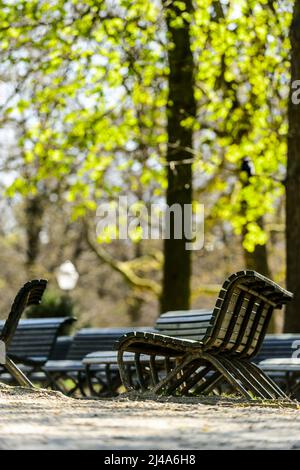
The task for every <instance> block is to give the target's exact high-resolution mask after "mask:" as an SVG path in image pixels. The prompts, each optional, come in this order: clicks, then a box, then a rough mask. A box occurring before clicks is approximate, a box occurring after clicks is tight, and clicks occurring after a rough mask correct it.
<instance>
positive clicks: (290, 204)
mask: <svg viewBox="0 0 300 470" xmlns="http://www.w3.org/2000/svg"><path fill="white" fill-rule="evenodd" d="M290 39H291V84H292V82H294V81H295V80H299V79H300V0H296V1H295V4H294V12H293V20H292V25H291V30H290ZM293 92H294V91H293V89H292V86H291V91H290V98H289V110H288V119H289V133H288V162H287V179H286V263H287V264H286V272H287V275H286V278H287V288H288V290H290V291H291V292H293V293H294V296H295V297H294V300H293V301H292V302H290V304H288V306H287V310H286V318H285V324H284V331H285V332H289V333H299V332H300V104H296V102H295V103H293V101H292V96H293Z"/></svg>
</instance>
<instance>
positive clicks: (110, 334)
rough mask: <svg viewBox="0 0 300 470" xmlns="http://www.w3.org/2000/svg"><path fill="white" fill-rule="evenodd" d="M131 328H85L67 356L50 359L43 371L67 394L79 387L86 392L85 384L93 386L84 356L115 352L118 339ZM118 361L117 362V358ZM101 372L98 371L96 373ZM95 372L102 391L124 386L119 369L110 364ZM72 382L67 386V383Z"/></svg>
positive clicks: (51, 384)
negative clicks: (121, 383)
mask: <svg viewBox="0 0 300 470" xmlns="http://www.w3.org/2000/svg"><path fill="white" fill-rule="evenodd" d="M128 330H129V329H128V328H83V329H81V330H79V331H78V332H77V333H76V334H75V335H74V337H73V338H72V342H71V344H70V347H69V349H68V352H67V354H66V357H65V359H63V360H49V361H47V362H46V364H45V365H44V366H43V368H42V369H43V371H44V373H45V374H46V375H47V377H48V384H49V385H50V386H51V387H52V388H54V389H56V390H60V391H61V392H63V393H66V394H68V395H73V394H74V393H75V392H77V391H78V390H79V391H80V392H81V394H82V395H84V396H85V395H86V390H85V387H86V386H89V385H90V382H89V381H88V380H87V377H86V367H85V365H84V364H83V363H82V360H83V358H84V357H85V356H86V355H87V354H89V353H91V352H93V351H95V350H96V351H98V350H100V351H101V352H104V351H111V350H112V349H113V347H114V344H115V343H116V341H117V339H118V338H119V337H120V336H122V335H123V334H124V333H125V332H127V331H128ZM115 363H116V364H117V362H116V361H115ZM96 373H97V374H96ZM94 375H95V377H96V379H97V382H98V384H99V385H100V386H101V390H102V391H103V392H104V391H107V390H110V391H111V393H113V392H114V391H115V389H116V387H118V386H119V385H120V379H119V374H118V370H117V368H114V370H111V368H109V367H106V365H103V366H99V367H97V370H94ZM70 382H71V383H72V387H70V386H69V385H68V386H67V388H66V385H65V384H68V383H70Z"/></svg>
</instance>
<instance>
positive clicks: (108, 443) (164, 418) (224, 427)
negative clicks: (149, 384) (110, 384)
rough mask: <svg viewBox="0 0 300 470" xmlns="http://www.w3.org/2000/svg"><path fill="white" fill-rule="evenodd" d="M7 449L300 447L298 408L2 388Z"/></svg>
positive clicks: (0, 420) (1, 440) (2, 435)
mask: <svg viewBox="0 0 300 470" xmlns="http://www.w3.org/2000/svg"><path fill="white" fill-rule="evenodd" d="M0 449H126V450H129V449H156V450H159V449H300V411H299V410H298V409H297V407H296V406H294V407H290V408H286V407H279V408H278V407H277V406H276V407H275V406H274V405H272V404H269V405H266V404H264V405H253V404H252V405H251V406H245V405H244V404H242V403H239V402H236V401H232V400H229V399H223V400H219V401H216V400H215V399H204V400H201V402H199V399H189V400H183V399H181V400H180V399H172V400H170V399H161V400H159V401H157V400H154V399H146V400H140V399H135V398H131V399H129V398H127V397H124V398H122V399H119V400H79V399H77V400H75V399H70V398H66V397H64V396H62V395H61V394H59V393H56V392H45V391H30V390H24V389H21V388H19V387H15V388H12V387H8V386H2V385H1V387H0Z"/></svg>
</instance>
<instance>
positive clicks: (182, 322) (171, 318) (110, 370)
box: [82, 309, 212, 395]
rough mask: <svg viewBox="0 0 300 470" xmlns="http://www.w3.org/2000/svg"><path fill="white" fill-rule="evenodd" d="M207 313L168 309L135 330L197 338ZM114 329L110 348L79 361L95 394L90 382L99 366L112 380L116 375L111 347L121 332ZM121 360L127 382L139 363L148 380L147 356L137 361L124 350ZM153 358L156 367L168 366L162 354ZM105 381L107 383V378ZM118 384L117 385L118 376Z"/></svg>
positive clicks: (210, 313) (137, 371)
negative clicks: (152, 325) (113, 339)
mask: <svg viewBox="0 0 300 470" xmlns="http://www.w3.org/2000/svg"><path fill="white" fill-rule="evenodd" d="M211 315H212V311H210V310H206V309H198V310H178V311H171V312H167V313H163V314H162V315H161V316H160V317H159V318H158V319H157V320H156V323H155V325H154V328H145V327H144V328H143V327H140V328H138V329H136V331H143V332H145V331H147V332H151V331H152V332H157V333H161V334H166V335H170V336H171V335H173V336H176V337H178V338H187V339H195V340H200V339H201V338H202V337H203V332H204V331H205V328H206V326H207V323H208V321H209V319H210V318H211ZM127 331H132V329H131V330H130V329H127ZM116 332H118V333H120V334H119V335H118V336H117V335H116V337H115V341H114V343H111V344H110V349H111V350H108V349H107V350H102V351H99V350H98V351H93V352H92V353H90V354H88V355H86V356H85V357H84V359H83V361H82V363H83V365H84V366H85V367H86V374H87V378H88V384H89V388H90V391H91V394H92V395H97V391H96V389H95V387H94V386H93V381H95V382H96V384H97V373H99V371H100V372H101V371H103V368H105V373H106V376H107V377H111V376H113V377H114V380H115V383H116V380H117V377H119V373H118V370H119V369H118V353H117V351H116V350H113V349H115V345H116V343H117V340H118V339H119V337H120V336H121V335H122V334H123V333H122V332H121V331H120V330H119V329H117V330H116ZM123 360H124V362H126V368H127V374H128V376H129V377H130V380H131V383H133V382H134V379H135V376H136V375H137V373H139V367H143V366H144V372H145V373H146V374H147V372H148V374H147V375H148V380H149V379H150V374H151V371H150V370H149V367H147V366H148V362H149V361H148V357H147V356H141V357H140V358H139V362H138V363H137V361H136V358H135V355H134V354H133V353H127V354H125V355H124V357H123ZM155 360H156V366H159V368H160V369H165V368H168V367H169V364H168V361H167V360H166V359H165V358H164V357H161V358H159V357H156V358H155ZM107 383H110V380H109V379H108V380H107ZM119 384H121V380H120V379H119ZM108 391H109V392H110V393H112V394H113V393H115V391H116V387H113V388H111V387H109V388H108Z"/></svg>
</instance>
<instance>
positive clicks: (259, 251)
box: [243, 218, 271, 277]
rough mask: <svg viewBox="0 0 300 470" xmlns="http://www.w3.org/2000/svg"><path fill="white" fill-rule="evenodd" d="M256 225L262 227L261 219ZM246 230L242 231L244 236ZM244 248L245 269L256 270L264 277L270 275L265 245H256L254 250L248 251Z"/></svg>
mask: <svg viewBox="0 0 300 470" xmlns="http://www.w3.org/2000/svg"><path fill="white" fill-rule="evenodd" d="M257 223H258V225H259V226H260V227H261V228H263V219H262V218H261V219H260V220H258V221H257ZM245 232H246V230H244V231H243V236H245ZM243 250H244V262H245V267H246V269H251V270H253V271H257V272H258V273H260V274H262V275H263V276H266V277H271V276H270V268H269V263H268V252H267V246H266V245H256V246H255V248H254V251H252V252H249V251H247V250H246V249H245V248H243Z"/></svg>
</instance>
